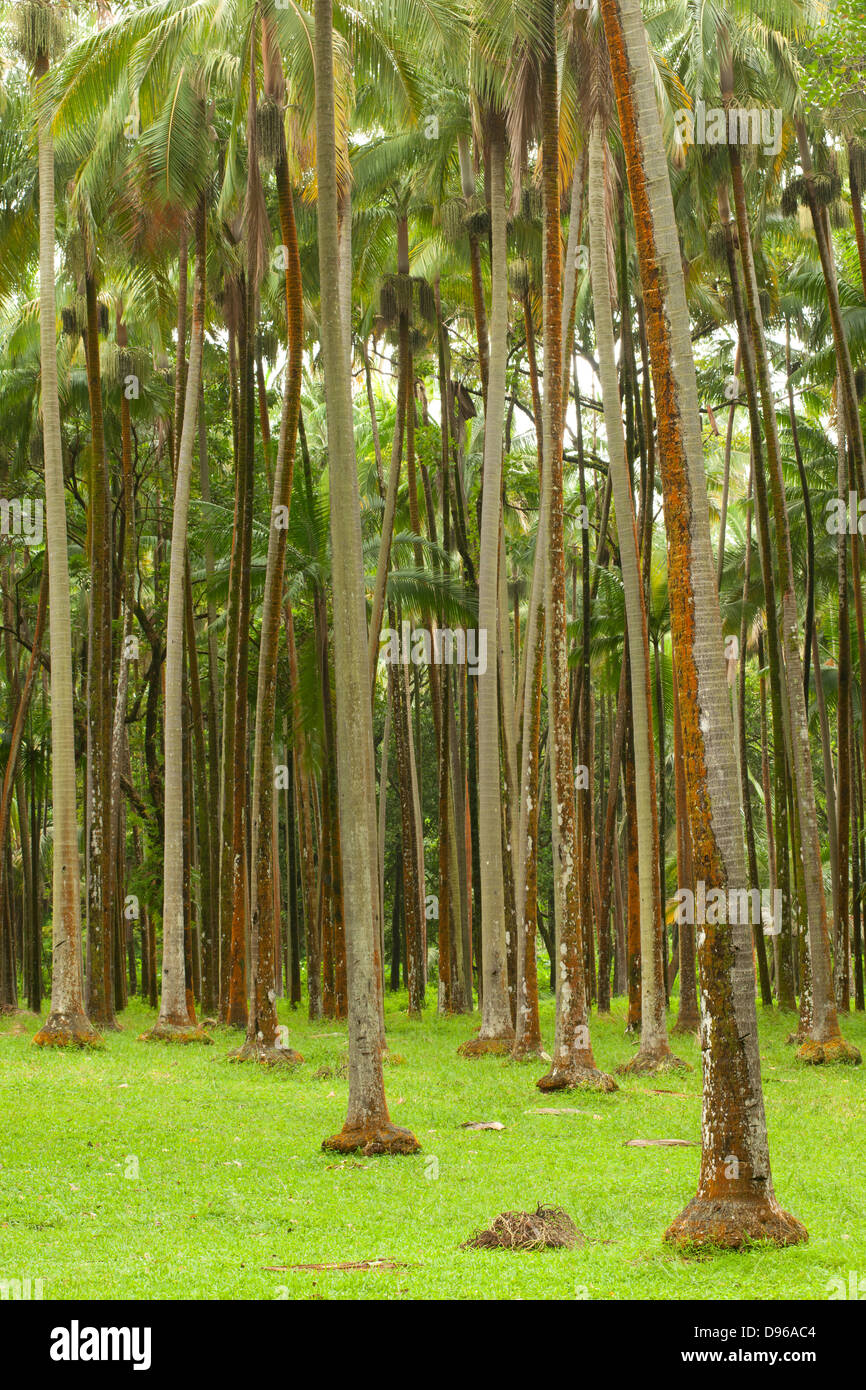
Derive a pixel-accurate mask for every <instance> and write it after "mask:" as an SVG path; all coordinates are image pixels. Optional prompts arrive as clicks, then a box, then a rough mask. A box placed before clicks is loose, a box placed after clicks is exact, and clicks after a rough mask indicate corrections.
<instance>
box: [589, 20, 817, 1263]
mask: <svg viewBox="0 0 866 1390" xmlns="http://www.w3.org/2000/svg"><path fill="white" fill-rule="evenodd" d="M601 9H602V17H603V20H604V26H605V32H606V35H607V43H608V50H609V52H610V56H611V67H612V70H613V81H614V91H615V93H616V100H617V106H618V109H619V118H620V129H621V131H622V138H623V146H624V149H625V156H626V169H627V174H628V183H629V189H630V193H631V201H632V207H633V209H634V220H635V233H636V238H637V249H638V259H639V263H640V269H641V279H642V282H643V291H644V306H645V312H646V324H647V337H648V341H649V347H650V357H651V362H652V373H653V382H654V386H655V399H656V408H657V412H658V438H659V457H660V460H661V474H662V488H663V493H664V505H665V529H666V532H667V545H668V575H669V581H670V582H669V591H670V600H671V631H672V635H673V643H674V654H675V660H676V671H677V687H678V688H677V693H678V696H679V700H680V717H681V721H682V735H683V759H684V763H685V772H686V789H687V796H688V803H689V804H688V814H689V825H690V830H691V837H692V847H693V854H694V864H695V874H696V877H697V878H699V879H702V880H703V881H704V882H705V884H706V886H707V888H720V889H723V890H724V889H727V888H745V885H746V869H745V855H744V847H743V835H742V825H741V822H740V816H739V806H738V798H737V797H736V794H735V791H736V785H737V781H736V779H737V763H736V749H735V746H734V730H733V718H732V715H731V707H730V703H729V701H728V692H727V685H726V680H725V665H724V646H723V641H722V623H721V614H720V610H719V601H718V590H717V588H716V582H715V573H714V568H713V553H712V545H711V540H710V527H709V510H708V505H707V493H706V479H705V475H704V460H703V451H702V447H701V436H700V414H699V408H698V394H697V383H696V380H695V371H694V360H693V357H692V346H691V339H690V334H689V316H688V306H687V304H686V295H685V283H684V278H683V270H682V261H681V257H680V244H679V236H678V234H677V226H676V220H675V216H674V205H673V198H672V195H671V188H670V182H669V178H668V167H667V157H666V154H665V148H664V141H663V138H662V130H661V123H660V120H659V114H658V108H657V105H656V93H655V86H654V81H653V73H652V69H651V65H650V58H649V50H648V46H647V38H646V33H645V30H644V25H643V17H642V14H641V8H640V0H601ZM732 916H733V914H732V913H730V912H728V913H725V914H724V918H725V920H723V921H722V922H721V923H719V924H712V925H711V924H709V923H706V924H702V927H701V933H700V941H699V947H698V957H699V969H700V978H701V991H702V1049H703V1055H704V1101H703V1143H702V1153H701V1174H700V1179H699V1186H698V1192H697V1195H696V1196H695V1197H694V1198H693V1199H692V1201H691V1202H690V1203H689V1204H688V1206H687V1207H686V1209H685V1210H684V1211H683V1212H682V1213H681V1215H680V1216H678V1217H677V1218H676V1220H675V1221H674V1222H673V1223H672V1224H671V1226H670V1227H669V1229H668V1232H667V1238H668V1239H669V1240H671V1241H674V1242H677V1243H682V1244H697V1245H701V1244H705V1243H712V1244H715V1245H723V1246H729V1247H739V1246H741V1245H743V1244H744V1243H745V1242H748V1241H749V1240H754V1239H755V1238H756V1237H760V1238H763V1239H770V1240H772V1241H773V1242H775V1243H776V1244H791V1243H794V1242H797V1241H801V1240H803V1239H805V1237H806V1231H805V1228H804V1227H803V1226H802V1224H801V1223H800V1222H799V1221H797V1220H796V1219H795V1218H793V1217H791V1216H788V1215H787V1213H785V1212H784V1211H783V1210H782V1209H781V1207H780V1206H779V1205H778V1202H777V1201H776V1198H775V1195H774V1192H773V1182H772V1175H771V1172H770V1158H769V1146H768V1142H767V1129H766V1120H765V1116H764V1102H763V1093H762V1090H761V1071H760V1055H759V1051H758V1030H757V1010H756V1005H755V979H754V968H753V964H752V941H751V932H750V930H749V926H748V924H747V923H741V922H739V920H738V921H737V923H736V924H734V923H733V921H731V920H730V918H731V917H732Z"/></svg>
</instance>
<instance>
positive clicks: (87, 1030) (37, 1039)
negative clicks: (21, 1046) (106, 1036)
mask: <svg viewBox="0 0 866 1390" xmlns="http://www.w3.org/2000/svg"><path fill="white" fill-rule="evenodd" d="M33 1042H34V1043H35V1045H36V1047H104V1046H105V1044H104V1042H103V1039H102V1036H101V1034H100V1033H98V1032H97V1031H96V1029H95V1028H94V1027H93V1024H92V1023H91V1022H90V1019H89V1018H88V1017H87V1015H86V1014H84V1013H75V1014H56V1013H50V1014H49V1015H48V1018H47V1019H46V1021H45V1023H44V1024H43V1025H42V1027H41V1028H40V1029H39V1032H38V1033H36V1034H34V1037H33Z"/></svg>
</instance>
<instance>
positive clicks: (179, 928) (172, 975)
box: [144, 195, 212, 1043]
mask: <svg viewBox="0 0 866 1390" xmlns="http://www.w3.org/2000/svg"><path fill="white" fill-rule="evenodd" d="M205 237H206V223H205V204H204V196H203V195H199V201H198V207H197V209H196V214H195V272H194V281H193V304H192V324H191V330H190V344H189V369H188V373H187V382H186V392H185V399H184V410H183V428H182V431H181V437H180V445H179V447H178V452H177V477H176V479H175V490H174V511H173V514H172V525H171V568H170V572H169V583H168V612H167V626H166V657H165V844H164V848H163V885H164V886H163V911H162V929H163V944H162V992H161V998H160V1006H159V1018H158V1019H157V1021H156V1023H155V1024H154V1026H153V1027H152V1028H151V1029H150V1030H149V1032H147V1033H146V1034H144V1037H145V1038H146V1039H147V1040H170V1041H174V1040H176V1041H181V1042H191V1041H197V1042H208V1043H209V1042H211V1041H212V1039H211V1038H209V1037H208V1036H207V1034H206V1033H204V1032H203V1031H202V1029H201V1028H200V1027H197V1025H196V1022H195V1015H194V1013H193V1014H192V1015H190V1011H189V1000H188V997H187V980H186V967H185V957H184V940H185V934H186V914H185V910H184V891H183V874H184V869H183V804H184V788H183V737H182V705H183V638H184V612H185V603H186V557H187V518H188V515H189V495H190V484H191V481H192V465H193V449H194V447H195V439H196V432H197V415H198V404H199V389H200V386H201V368H202V351H203V346H204V316H205V283H206V282H205V259H206V240H205ZM179 351H182V344H181V345H180V346H179Z"/></svg>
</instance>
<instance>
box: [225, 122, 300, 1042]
mask: <svg viewBox="0 0 866 1390" xmlns="http://www.w3.org/2000/svg"><path fill="white" fill-rule="evenodd" d="M281 143H282V146H283V147H282V149H281V151H280V155H279V158H278V164H277V190H278V194H279V203H280V228H281V232H282V236H283V244H284V245H285V247H286V248H287V252H288V255H287V258H286V321H287V324H288V344H289V361H288V367H287V370H286V382H285V387H284V394H283V410H282V417H281V420H280V435H279V442H278V445H277V461H276V469H275V473H274V489H273V500H272V505H271V525H270V530H269V534H268V559H267V567H266V570H265V593H264V600H263V605H262V629H261V636H260V639H259V671H258V684H257V687H256V725H255V737H254V745H253V796H252V884H251V895H252V902H251V907H252V917H251V935H252V942H251V945H252V970H251V979H250V1002H251V1007H250V1017H249V1022H248V1024H247V1036H246V1041H245V1043H244V1045H243V1047H242V1048H240V1049H239V1051H238V1052H237V1053H236V1054H234V1055H235V1056H236V1057H237V1058H239V1059H240V1058H254V1059H255V1060H257V1061H261V1062H265V1063H268V1064H273V1063H281V1064H285V1063H295V1062H298V1061H301V1060H302V1059H301V1056H300V1053H297V1052H294V1051H292V1049H290V1048H287V1047H281V1046H278V1040H277V1028H278V1024H277V1008H276V999H275V995H274V987H273V981H274V949H275V929H274V924H275V915H274V773H273V749H274V724H275V717H276V696H277V650H278V646H279V635H280V612H281V607H282V592H283V577H284V573H285V561H286V533H287V527H288V519H289V508H290V506H291V500H292V481H293V477H294V461H295V444H296V440H297V433H298V419H299V416H300V408H301V378H302V372H303V346H304V337H303V334H304V321H303V302H302V291H301V262H300V256H299V253H298V237H297V230H296V227H295V214H294V208H293V206H292V190H291V186H290V184H289V171H288V159H287V155H286V149H285V143H284V138H283V139H282V141H281Z"/></svg>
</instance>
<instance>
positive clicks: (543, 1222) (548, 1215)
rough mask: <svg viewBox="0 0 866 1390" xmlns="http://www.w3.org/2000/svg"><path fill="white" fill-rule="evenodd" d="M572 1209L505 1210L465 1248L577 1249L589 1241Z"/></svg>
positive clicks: (475, 1235) (469, 1241)
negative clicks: (575, 1218)
mask: <svg viewBox="0 0 866 1390" xmlns="http://www.w3.org/2000/svg"><path fill="white" fill-rule="evenodd" d="M585 1240H586V1238H585V1236H584V1235H583V1234H582V1232H581V1231H579V1230H578V1229H577V1227H576V1226H575V1224H574V1222H573V1221H572V1219H571V1217H570V1216H569V1215H568V1212H566V1211H563V1210H562V1208H561V1207H545V1206H538V1207H536V1209H535V1211H503V1212H501V1213H500V1214H499V1216H496V1217H494V1219H493V1220H492V1221H491V1223H490V1225H489V1226H486V1227H484V1228H483V1229H481V1230H478V1231H475V1233H474V1234H473V1235H471V1236H470V1237H469V1239H468V1240H464V1241H463V1243H462V1244H461V1246H460V1249H461V1250H573V1249H574V1248H575V1246H578V1245H583V1244H585Z"/></svg>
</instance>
